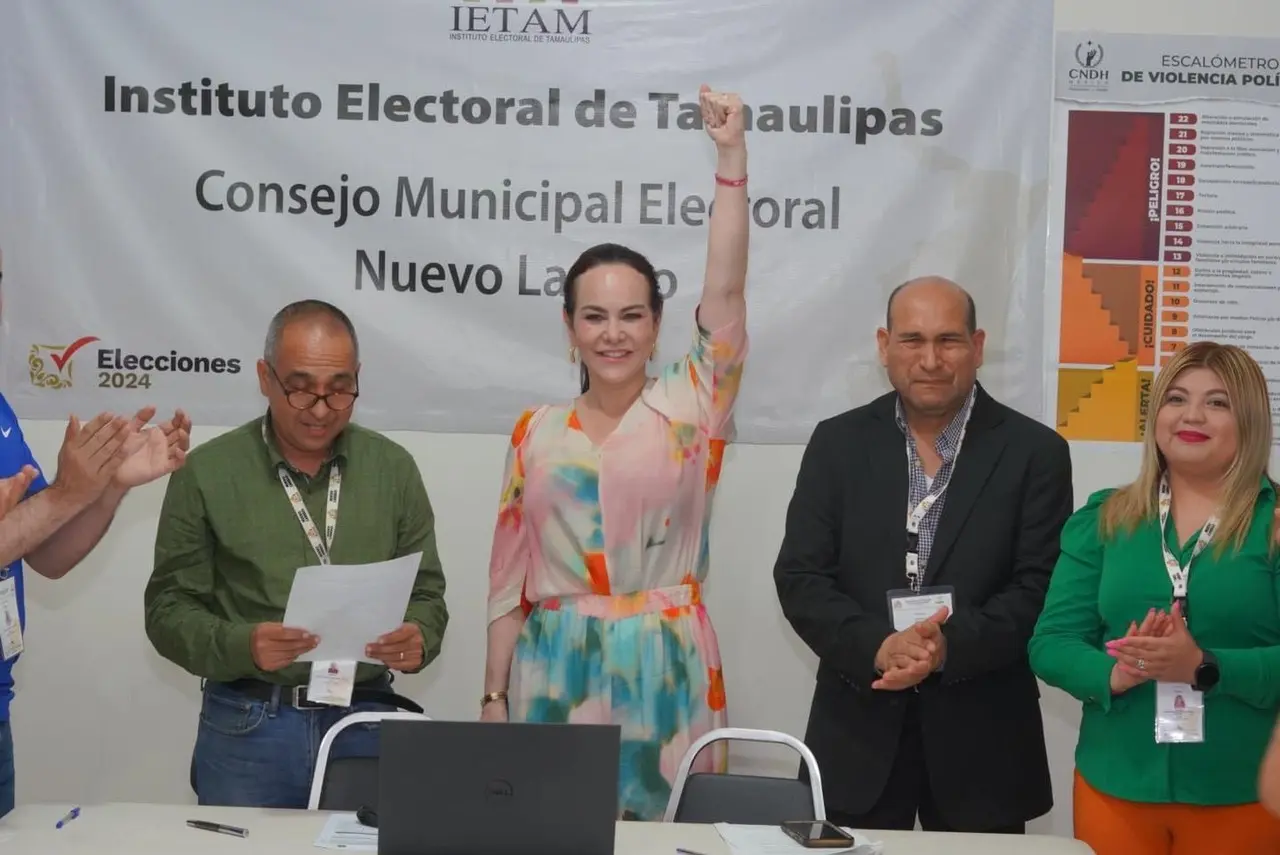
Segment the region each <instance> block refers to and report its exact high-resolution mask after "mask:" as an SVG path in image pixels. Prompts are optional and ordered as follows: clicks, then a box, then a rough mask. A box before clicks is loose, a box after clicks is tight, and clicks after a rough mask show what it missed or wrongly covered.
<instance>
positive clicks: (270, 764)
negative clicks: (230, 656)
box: [191, 683, 394, 808]
mask: <svg viewBox="0 0 1280 855" xmlns="http://www.w3.org/2000/svg"><path fill="white" fill-rule="evenodd" d="M286 697H287V693H286ZM392 709H394V708H393V707H389V706H386V705H384V704H377V703H358V704H355V705H353V706H351V707H346V708H342V707H326V708H324V709H302V710H300V709H296V708H294V707H292V706H290V705H289V704H288V703H287V702H286V703H281V702H280V701H278V700H272V701H263V700H258V699H256V698H252V697H249V696H247V695H243V694H241V693H239V692H236V691H233V690H231V689H228V688H227V687H226V686H223V685H220V684H218V683H209V684H207V685H206V686H205V689H204V700H203V703H202V705H201V709H200V725H199V728H198V730H197V732H196V746H195V751H194V752H193V754H192V758H191V785H192V787H193V788H194V789H195V791H196V796H197V798H198V800H199V802H200V804H202V805H220V806H225V807H264V808H305V807H306V806H307V801H308V799H309V797H310V795H311V776H312V774H313V773H314V771H315V767H316V759H317V755H318V753H319V749H320V740H321V739H323V738H324V735H325V733H326V732H327V731H328V730H329V728H330V727H332V726H333V725H334V724H336V723H337V722H338V720H339V719H341V718H343V717H344V716H347V715H349V714H351V713H353V712H388V711H391V710H392ZM376 756H378V726H377V725H376V724H358V725H355V726H354V727H351V728H348V729H347V730H345V731H343V733H342V735H341V736H339V737H338V738H337V739H336V740H334V743H333V748H332V750H331V751H330V752H329V757H330V759H334V758H338V757H376Z"/></svg>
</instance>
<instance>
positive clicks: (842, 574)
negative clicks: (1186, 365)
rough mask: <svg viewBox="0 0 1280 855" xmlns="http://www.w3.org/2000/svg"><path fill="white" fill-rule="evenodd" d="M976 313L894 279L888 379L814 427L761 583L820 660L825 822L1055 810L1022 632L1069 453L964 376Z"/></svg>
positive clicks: (811, 732)
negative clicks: (772, 585)
mask: <svg viewBox="0 0 1280 855" xmlns="http://www.w3.org/2000/svg"><path fill="white" fill-rule="evenodd" d="M975 315H976V312H975V310H974V305H973V300H972V298H971V297H970V296H969V295H968V294H967V293H966V292H965V291H964V290H963V289H962V288H961V287H960V286H959V285H956V284H955V283H954V282H951V281H949V280H946V279H941V278H938V277H928V278H923V279H917V280H912V281H910V282H907V283H904V284H903V285H901V286H899V287H898V288H897V289H896V290H895V291H894V293H893V295H892V296H891V297H890V299H889V309H888V312H887V318H886V322H885V323H886V326H885V328H884V329H881V330H880V331H879V332H878V334H877V338H878V342H879V350H880V359H881V362H882V363H883V364H884V366H885V368H886V369H887V371H888V374H889V379H890V381H891V382H892V384H893V387H894V389H895V391H894V392H891V393H889V394H888V395H885V396H883V397H881V398H878V399H877V400H875V401H872V402H871V403H870V404H867V405H866V406H863V407H859V408H857V409H854V410H850V411H848V412H846V413H842V414H841V415H838V416H835V417H833V418H830V419H827V420H825V421H823V422H821V423H820V424H819V425H818V426H817V428H816V429H815V430H814V432H813V436H812V438H811V439H810V441H809V445H808V447H807V448H806V449H805V453H804V458H803V461H802V463H801V464H800V473H799V476H798V478H797V480H796V488H795V494H794V495H793V497H792V499H791V503H790V506H789V508H788V510H787V525H786V536H785V538H784V540H783V544H782V548H781V550H780V552H779V555H778V560H777V564H776V565H775V567H774V580H775V582H776V585H777V589H778V598H779V600H780V601H781V604H782V610H783V613H784V614H785V615H786V618H787V620H788V621H789V622H790V623H791V626H792V627H793V628H794V629H795V631H796V633H797V634H798V635H799V636H800V638H801V639H802V640H803V641H804V642H805V643H806V644H808V645H809V647H810V648H812V649H813V651H814V652H815V653H816V654H817V655H818V657H819V666H818V677H817V685H816V687H815V688H814V694H813V703H812V706H811V709H810V713H809V725H808V731H807V733H806V736H805V741H806V742H807V743H808V745H809V747H810V748H811V749H812V750H813V753H814V754H815V756H816V757H817V760H818V764H819V767H820V769H821V771H822V785H823V795H824V797H825V800H826V805H827V816H828V818H829V819H831V820H832V821H833V822H836V823H839V824H841V825H846V826H853V827H858V828H891V829H910V828H913V827H914V826H915V823H916V819H917V816H918V817H919V821H920V824H921V826H922V827H923V828H924V829H926V830H942V831H971V832H1004V833H1012V834H1020V833H1025V831H1026V822H1027V821H1028V820H1030V819H1034V818H1035V817H1038V816H1041V815H1043V814H1045V813H1047V812H1048V811H1049V810H1050V808H1052V806H1053V793H1052V788H1051V785H1050V781H1049V763H1048V758H1047V756H1046V753H1045V744H1044V726H1043V722H1042V720H1041V717H1040V703H1039V698H1040V691H1039V686H1038V684H1037V682H1036V678H1035V676H1034V675H1033V674H1032V672H1031V668H1030V666H1029V665H1028V662H1027V642H1028V640H1029V639H1030V637H1031V632H1032V630H1033V629H1034V627H1035V624H1036V619H1037V618H1038V617H1039V615H1040V609H1041V607H1042V606H1043V603H1044V596H1045V591H1046V589H1047V588H1048V585H1049V575H1050V573H1051V571H1052V570H1053V566H1054V563H1055V562H1056V561H1057V558H1058V537H1059V534H1060V532H1061V530H1062V526H1063V524H1064V523H1065V522H1066V520H1067V517H1068V516H1070V515H1071V512H1072V509H1073V502H1072V487H1071V457H1070V451H1069V449H1068V446H1067V443H1066V441H1065V440H1064V439H1062V437H1060V436H1059V435H1058V434H1057V433H1055V432H1054V431H1053V430H1051V429H1050V428H1048V427H1045V426H1044V425H1042V424H1040V423H1038V422H1036V421H1033V420H1032V419H1030V418H1027V417H1026V416H1023V415H1021V414H1019V413H1017V412H1015V411H1013V410H1011V409H1009V408H1008V407H1006V406H1004V405H1002V404H1000V403H998V402H997V401H995V400H994V399H993V398H992V397H991V396H990V395H988V394H987V393H986V392H985V391H984V390H983V389H982V387H981V386H980V385H979V384H978V383H977V372H978V368H979V367H980V366H981V364H982V348H983V343H984V335H983V333H982V331H981V330H979V329H977V324H976V317H975ZM931 497H932V498H931ZM801 774H802V775H803V774H804V772H803V770H802V773H801Z"/></svg>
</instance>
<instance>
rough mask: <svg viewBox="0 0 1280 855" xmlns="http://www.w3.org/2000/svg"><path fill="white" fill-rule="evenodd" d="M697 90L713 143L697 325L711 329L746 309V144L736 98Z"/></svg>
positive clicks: (732, 320) (741, 315)
mask: <svg viewBox="0 0 1280 855" xmlns="http://www.w3.org/2000/svg"><path fill="white" fill-rule="evenodd" d="M698 94H699V103H700V105H701V107H702V120H703V123H704V124H705V126H706V129H707V135H708V136H710V137H711V139H712V140H714V141H715V144H716V174H715V180H716V193H715V201H714V202H713V203H712V207H711V225H710V227H709V232H710V233H709V235H708V237H707V269H706V273H705V275H704V278H703V284H702V300H701V302H700V305H699V309H698V324H699V326H701V327H702V328H703V329H705V330H708V331H710V332H715V331H716V330H719V329H721V328H722V327H726V326H729V325H730V324H733V323H735V322H741V321H742V320H743V319H744V317H745V315H746V310H747V304H746V297H745V295H746V287H747V244H748V233H749V219H748V215H747V142H746V133H745V129H744V127H743V111H742V101H741V100H739V98H738V96H736V95H731V94H727V93H722V92H712V91H711V90H710V89H709V88H708V87H706V86H703V87H702V90H701V91H700V92H699V93H698Z"/></svg>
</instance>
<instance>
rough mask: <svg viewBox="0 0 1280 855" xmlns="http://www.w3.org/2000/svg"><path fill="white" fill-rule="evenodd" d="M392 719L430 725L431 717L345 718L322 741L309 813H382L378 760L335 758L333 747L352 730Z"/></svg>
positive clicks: (366, 715)
mask: <svg viewBox="0 0 1280 855" xmlns="http://www.w3.org/2000/svg"><path fill="white" fill-rule="evenodd" d="M388 719H412V720H415V721H423V720H426V721H430V716H426V715H423V714H421V713H412V712H357V713H351V714H350V715H348V716H343V717H342V718H341V719H339V720H338V722H337V723H336V724H334V726H333V727H331V728H329V730H328V731H327V732H326V733H325V735H324V738H323V739H321V740H320V750H319V751H318V752H317V756H316V771H315V774H313V775H312V776H311V797H310V798H309V799H308V800H307V809H308V810H337V811H356V810H359V809H360V808H362V807H367V808H370V809H371V810H375V811H376V810H377V809H378V758H377V757H333V758H331V757H330V756H329V754H330V752H331V751H332V750H333V743H334V740H336V739H337V738H338V737H339V736H340V735H341V734H342V732H343V731H344V730H346V729H347V728H349V727H355V726H357V725H367V724H379V723H381V722H384V721H386V720H388Z"/></svg>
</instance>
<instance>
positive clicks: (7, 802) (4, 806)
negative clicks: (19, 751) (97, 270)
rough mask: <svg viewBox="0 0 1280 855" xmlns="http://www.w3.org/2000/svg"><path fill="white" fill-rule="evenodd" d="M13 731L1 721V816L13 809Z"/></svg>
mask: <svg viewBox="0 0 1280 855" xmlns="http://www.w3.org/2000/svg"><path fill="white" fill-rule="evenodd" d="M13 796H14V778H13V731H12V730H11V729H10V727H9V722H7V721H0V816H4V815H5V814H7V813H8V812H9V811H11V810H13Z"/></svg>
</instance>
